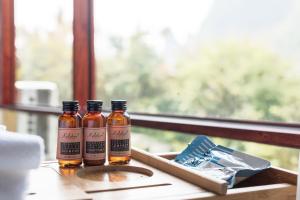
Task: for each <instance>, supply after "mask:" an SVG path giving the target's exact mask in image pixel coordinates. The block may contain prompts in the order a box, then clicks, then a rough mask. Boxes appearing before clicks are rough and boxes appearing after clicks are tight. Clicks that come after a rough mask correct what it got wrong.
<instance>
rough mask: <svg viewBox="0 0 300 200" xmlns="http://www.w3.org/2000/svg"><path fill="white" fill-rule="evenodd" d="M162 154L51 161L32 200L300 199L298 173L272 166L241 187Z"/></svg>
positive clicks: (38, 173) (32, 188) (32, 187)
mask: <svg viewBox="0 0 300 200" xmlns="http://www.w3.org/2000/svg"><path fill="white" fill-rule="evenodd" d="M175 156H176V154H163V155H160V156H157V155H153V154H149V153H147V152H144V151H141V150H137V149H132V158H133V159H132V162H131V163H130V165H126V166H101V167H100V166H98V167H87V168H76V169H61V168H59V167H58V164H57V162H56V161H52V162H51V161H50V162H45V163H44V164H43V165H42V166H41V167H40V168H39V169H38V170H35V171H33V172H32V174H31V176H30V181H29V183H30V184H29V190H28V195H27V199H49V198H50V199H218V200H220V199H224V200H225V199H226V200H227V199H229V200H230V199H235V200H236V199H246V200H247V199H249V200H250V199H258V200H259V199H264V200H265V199H278V200H279V199H280V200H284V199H289V200H290V199H295V193H296V187H295V185H296V179H297V176H296V174H295V173H292V172H288V171H285V170H282V169H278V168H270V169H268V170H265V171H263V172H261V173H260V174H257V175H255V176H253V177H251V178H249V179H248V180H246V181H244V182H241V183H240V184H238V185H237V186H236V187H235V188H233V189H229V190H227V187H226V183H225V181H220V180H216V179H213V178H211V177H207V176H206V175H205V174H200V173H198V172H195V171H193V170H190V169H187V168H185V167H182V166H181V165H178V164H176V163H174V162H173V161H170V159H173V158H174V157H175Z"/></svg>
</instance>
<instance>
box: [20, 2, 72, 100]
mask: <svg viewBox="0 0 300 200" xmlns="http://www.w3.org/2000/svg"><path fill="white" fill-rule="evenodd" d="M72 17H73V1H69V0H47V1H39V0H26V1H22V0H15V24H16V41H15V43H16V53H17V66H18V68H17V76H16V79H17V80H18V82H17V83H16V88H17V91H18V98H17V103H21V104H30V105H50V106H56V105H58V102H59V100H62V99H71V97H72V85H71V84H72V73H71V69H72V41H73V34H72ZM32 81H38V82H32Z"/></svg>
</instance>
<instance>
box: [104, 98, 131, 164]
mask: <svg viewBox="0 0 300 200" xmlns="http://www.w3.org/2000/svg"><path fill="white" fill-rule="evenodd" d="M111 109H112V112H111V114H110V115H109V116H108V118H107V131H108V150H109V151H108V161H109V164H127V163H129V161H130V154H131V149H130V144H131V141H130V135H131V134H130V117H129V115H128V113H127V112H126V101H125V100H113V101H111Z"/></svg>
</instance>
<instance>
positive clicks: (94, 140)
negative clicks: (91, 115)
mask: <svg viewBox="0 0 300 200" xmlns="http://www.w3.org/2000/svg"><path fill="white" fill-rule="evenodd" d="M105 132H106V127H101V128H84V151H83V158H84V159H87V160H103V159H105V138H106V137H105Z"/></svg>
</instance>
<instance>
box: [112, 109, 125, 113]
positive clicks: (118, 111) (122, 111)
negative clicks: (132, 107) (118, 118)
mask: <svg viewBox="0 0 300 200" xmlns="http://www.w3.org/2000/svg"><path fill="white" fill-rule="evenodd" d="M112 112H114V113H124V112H126V110H112Z"/></svg>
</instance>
